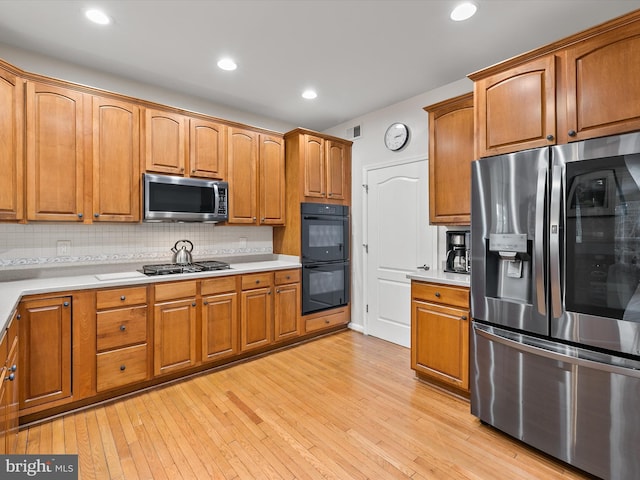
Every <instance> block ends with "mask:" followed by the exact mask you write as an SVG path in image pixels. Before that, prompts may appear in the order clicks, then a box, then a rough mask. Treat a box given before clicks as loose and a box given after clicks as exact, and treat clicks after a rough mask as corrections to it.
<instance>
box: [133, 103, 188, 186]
mask: <svg viewBox="0 0 640 480" xmlns="http://www.w3.org/2000/svg"><path fill="white" fill-rule="evenodd" d="M188 125H189V119H188V118H187V117H186V116H184V115H182V114H179V113H175V112H171V111H169V110H159V109H153V108H145V109H144V123H143V129H142V131H143V137H144V142H143V143H142V148H143V150H142V151H143V158H144V162H145V169H146V171H148V172H158V173H168V174H173V175H184V174H185V172H186V171H187V170H186V169H187V149H188V144H187V139H188Z"/></svg>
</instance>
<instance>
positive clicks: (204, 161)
mask: <svg viewBox="0 0 640 480" xmlns="http://www.w3.org/2000/svg"><path fill="white" fill-rule="evenodd" d="M226 146H227V127H226V126H224V125H221V124H219V123H214V122H210V121H207V120H202V119H197V118H192V119H190V120H189V169H190V175H191V176H192V177H204V178H216V179H224V178H225V175H226V172H227V158H226V154H227V152H226Z"/></svg>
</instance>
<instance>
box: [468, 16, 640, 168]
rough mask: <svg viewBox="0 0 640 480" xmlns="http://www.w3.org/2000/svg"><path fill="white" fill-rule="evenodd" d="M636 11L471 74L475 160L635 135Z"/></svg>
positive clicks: (638, 121) (638, 101)
mask: <svg viewBox="0 0 640 480" xmlns="http://www.w3.org/2000/svg"><path fill="white" fill-rule="evenodd" d="M639 57H640V11H634V12H632V13H630V14H628V15H625V16H623V17H620V18H617V19H614V20H612V21H610V22H607V23H604V24H602V25H599V26H596V27H593V28H591V29H589V30H586V31H584V32H581V33H578V34H576V35H574V36H572V37H569V38H566V39H564V40H562V41H559V42H556V43H553V44H551V45H548V46H545V47H542V48H540V49H537V50H534V51H531V52H528V53H526V54H524V55H522V56H520V57H515V58H512V59H510V60H508V61H505V62H503V63H501V64H498V65H494V66H492V67H490V68H487V69H485V70H482V71H479V72H476V73H473V74H471V75H469V78H471V79H472V80H473V81H474V94H475V101H476V120H475V128H476V155H477V156H479V157H486V156H491V155H497V154H502V153H510V152H515V151H519V150H525V149H528V148H534V147H540V146H545V145H553V144H555V143H567V142H571V141H576V140H584V139H587V138H594V137H600V136H605V135H613V134H619V133H624V132H629V131H634V130H638V129H640V82H638V80H637V79H638V76H639V75H640V63H639V62H636V61H632V60H631V59H636V58H639Z"/></svg>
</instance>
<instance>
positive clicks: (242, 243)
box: [238, 237, 247, 248]
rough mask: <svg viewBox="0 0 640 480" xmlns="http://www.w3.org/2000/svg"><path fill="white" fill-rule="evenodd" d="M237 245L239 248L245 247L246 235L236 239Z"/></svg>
mask: <svg viewBox="0 0 640 480" xmlns="http://www.w3.org/2000/svg"><path fill="white" fill-rule="evenodd" d="M238 247H239V248H247V237H240V238H239V239H238Z"/></svg>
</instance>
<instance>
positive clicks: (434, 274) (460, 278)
mask: <svg viewBox="0 0 640 480" xmlns="http://www.w3.org/2000/svg"><path fill="white" fill-rule="evenodd" d="M407 278H409V279H411V280H418V281H421V282H434V283H442V284H445V285H454V286H457V287H469V286H470V284H471V275H468V274H465V273H451V272H445V271H443V270H426V271H425V270H416V271H415V273H409V274H407Z"/></svg>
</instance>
